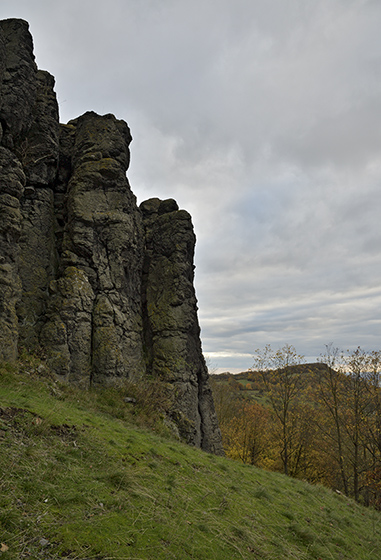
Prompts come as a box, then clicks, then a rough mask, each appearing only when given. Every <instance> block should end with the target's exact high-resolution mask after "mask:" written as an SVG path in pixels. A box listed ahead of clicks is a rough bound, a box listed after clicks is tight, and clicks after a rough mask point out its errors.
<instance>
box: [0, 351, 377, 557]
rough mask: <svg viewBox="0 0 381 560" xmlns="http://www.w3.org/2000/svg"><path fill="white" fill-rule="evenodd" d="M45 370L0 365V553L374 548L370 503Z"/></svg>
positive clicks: (119, 395) (214, 553)
mask: <svg viewBox="0 0 381 560" xmlns="http://www.w3.org/2000/svg"><path fill="white" fill-rule="evenodd" d="M42 374H44V370H43V369H42ZM42 374H41V367H40V370H39V369H38V365H37V362H34V361H33V360H29V362H28V361H27V362H26V363H25V361H24V362H23V363H22V364H21V365H19V366H18V367H16V368H11V367H9V366H3V367H1V368H0V451H1V453H0V551H1V552H0V560H9V559H23V558H25V559H26V558H29V559H40V558H43V559H45V560H49V559H50V560H53V559H57V560H58V559H63V558H65V559H66V558H70V559H73V560H74V559H87V560H89V559H92V560H106V559H107V560H111V559H115V560H117V559H118V560H122V559H130V560H140V559H148V560H152V559H155V560H159V559H163V560H164V559H166V560H167V559H176V560H183V559H184V560H189V559H200V560H201V559H202V560H207V559H211V560H212V559H213V560H226V559H248V560H249V559H250V560H275V559H276V560H278V559H282V560H284V559H286V560H287V559H290V560H291V559H292V560H310V559H311V560H319V559H320V560H368V559H369V560H371V559H372V560H374V559H375V558H378V557H380V556H379V555H380V552H379V550H380V547H381V516H380V514H379V513H378V512H375V511H373V510H370V509H365V508H363V507H361V506H359V505H357V504H356V503H355V502H353V501H352V500H349V499H347V498H345V497H344V496H343V495H339V494H336V493H335V492H331V491H329V490H327V489H324V488H322V487H319V486H310V485H308V484H305V483H303V482H301V481H297V480H294V479H291V478H287V477H285V476H283V475H280V474H277V473H269V472H266V471H262V470H259V469H256V468H254V467H251V466H248V465H242V464H240V463H237V462H234V461H232V460H228V459H225V458H221V457H216V456H214V455H209V454H206V453H203V452H201V451H199V450H197V449H194V448H191V447H189V446H186V445H184V444H182V443H180V442H178V441H176V440H175V439H174V438H173V437H171V435H170V434H169V433H168V432H167V431H166V429H165V427H164V426H163V424H162V423H161V422H160V417H159V415H156V416H155V414H151V415H147V410H146V408H144V406H143V405H140V404H139V399H137V400H138V402H137V403H136V404H126V403H125V402H124V400H123V398H124V396H126V394H128V393H129V392H130V391H132V390H133V388H132V387H129V388H128V387H126V388H125V389H123V390H119V391H116V390H113V389H103V390H100V389H97V390H91V391H79V390H77V389H74V388H72V387H68V386H62V385H59V384H58V383H56V382H55V381H54V380H53V379H52V378H50V377H49V376H44V375H45V374H44V375H42ZM145 406H146V405H145ZM139 407H140V408H139Z"/></svg>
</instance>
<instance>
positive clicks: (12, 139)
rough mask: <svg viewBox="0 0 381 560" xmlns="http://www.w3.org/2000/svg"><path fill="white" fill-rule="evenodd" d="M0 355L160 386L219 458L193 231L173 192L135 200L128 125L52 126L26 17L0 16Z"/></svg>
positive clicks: (97, 377)
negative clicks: (40, 358)
mask: <svg viewBox="0 0 381 560" xmlns="http://www.w3.org/2000/svg"><path fill="white" fill-rule="evenodd" d="M0 125H1V128H0V359H3V360H14V359H16V357H17V355H18V349H19V348H20V347H21V346H25V347H27V348H30V349H33V348H36V347H40V346H41V347H43V349H44V351H45V352H46V358H47V361H48V363H49V365H50V367H51V369H52V370H53V371H54V372H55V373H56V374H57V375H59V376H60V377H61V378H62V379H65V380H67V381H68V382H75V383H78V384H80V385H84V386H86V385H89V384H90V383H100V384H115V383H118V382H120V381H121V380H123V379H130V380H131V379H132V380H134V381H137V382H139V379H141V378H143V377H144V376H147V375H149V376H152V377H153V378H159V379H162V380H164V381H165V382H166V383H168V384H170V386H171V387H172V392H173V391H174V392H175V394H176V405H175V406H174V407H173V409H172V410H171V411H169V414H170V417H171V420H172V422H174V423H175V424H176V426H177V429H178V432H179V433H180V435H181V436H182V438H183V439H185V440H186V441H187V442H189V443H190V444H193V445H196V446H199V447H201V448H202V449H205V450H207V451H210V452H214V453H222V445H221V435H220V431H219V429H218V425H217V420H216V415H215V412H214V405H213V399H212V395H211V391H210V387H209V376H208V372H207V368H206V365H205V361H204V358H203V355H202V349H201V342H200V329H199V324H198V319H197V301H196V296H195V291H194V283H193V280H194V270H193V269H194V266H193V256H194V246H195V235H194V231H193V226H192V221H191V217H190V215H189V214H188V213H187V212H186V211H184V210H179V209H178V206H177V204H176V202H175V201H174V200H165V201H161V200H159V199H151V200H148V201H145V202H143V203H142V204H141V206H140V208H138V207H137V204H136V198H135V196H134V194H133V193H132V191H131V189H130V185H129V183H128V179H127V177H126V171H127V169H128V166H129V160H130V152H129V144H130V142H131V140H132V138H131V134H130V130H129V128H128V126H127V124H126V123H125V122H124V121H122V120H118V119H116V118H115V117H114V116H113V115H111V114H109V115H104V116H100V115H97V114H95V113H93V112H88V113H85V114H84V115H82V116H80V117H78V118H77V119H75V120H73V121H70V122H69V123H68V124H66V125H62V124H59V117H58V106H57V101H56V96H55V93H54V78H53V77H52V76H51V75H50V74H49V73H48V72H44V71H41V70H38V69H37V67H36V64H35V61H34V56H33V42H32V38H31V36H30V33H29V30H28V24H27V23H26V22H24V21H22V20H13V19H12V20H4V21H1V22H0Z"/></svg>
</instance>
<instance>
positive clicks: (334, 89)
mask: <svg viewBox="0 0 381 560" xmlns="http://www.w3.org/2000/svg"><path fill="white" fill-rule="evenodd" d="M0 17H1V18H5V17H22V18H24V19H26V20H28V21H29V23H30V29H31V32H32V34H33V36H34V40H35V52H36V59H37V63H38V65H39V67H40V68H43V69H46V70H48V71H50V72H51V73H53V74H54V75H55V77H56V91H57V94H58V99H59V103H60V114H61V120H62V121H63V122H67V121H68V120H70V119H71V118H75V117H76V116H78V115H79V114H81V113H83V112H85V111H86V110H95V111H97V112H99V113H108V112H112V113H114V114H116V115H117V116H118V117H119V118H123V119H125V120H126V121H127V122H128V123H129V125H130V127H131V130H132V135H133V137H134V142H133V144H132V146H131V151H132V160H131V168H130V171H129V178H130V182H131V185H132V189H133V191H134V192H135V194H136V195H137V197H138V200H139V201H142V200H144V199H146V198H149V197H151V196H159V197H161V198H166V197H172V198H176V199H177V201H178V203H179V205H180V206H181V207H183V208H186V209H187V210H189V211H190V212H191V214H192V216H193V221H194V225H195V229H196V234H197V238H198V244H197V253H196V265H197V271H196V289H197V295H198V299H199V307H200V312H199V313H200V322H201V327H202V340H203V348H204V352H205V353H206V354H207V355H209V357H210V360H211V362H212V366H213V367H216V368H220V369H229V370H237V369H238V370H240V369H246V368H248V367H250V366H251V365H252V361H253V360H252V355H253V353H254V350H255V349H256V348H258V347H261V346H263V345H265V344H266V343H271V344H272V345H273V346H274V347H279V346H281V345H283V344H285V343H289V344H293V345H294V346H295V347H296V349H297V351H298V352H299V353H301V354H304V355H305V356H306V357H307V358H308V359H311V360H313V359H315V358H316V357H317V356H318V355H319V354H320V353H321V352H323V351H324V345H325V344H327V343H329V342H333V343H334V344H335V345H337V346H340V347H343V348H351V347H354V346H357V345H362V346H363V347H364V348H368V349H372V348H379V347H380V333H381V325H380V316H381V314H380V307H381V305H380V304H381V287H380V282H379V278H380V276H381V259H380V256H379V248H380V246H381V228H380V226H379V222H380V218H379V216H380V209H381V188H380V184H381V155H380V154H381V126H380V120H381V35H380V33H379V28H380V23H381V4H380V3H379V2H376V1H372V0H369V1H367V0H311V1H310V2H300V1H299V0H290V1H289V2H284V0H218V1H217V0H193V1H192V2H189V1H187V0H161V1H160V2H157V1H155V0H108V2H100V1H97V0H91V1H90V0H81V2H78V0H66V1H65V2H62V3H56V2H54V3H53V2H48V1H47V0H45V1H44V0H35V1H33V2H30V1H26V0H12V1H10V0H9V1H8V0H3V2H2V5H1V7H0Z"/></svg>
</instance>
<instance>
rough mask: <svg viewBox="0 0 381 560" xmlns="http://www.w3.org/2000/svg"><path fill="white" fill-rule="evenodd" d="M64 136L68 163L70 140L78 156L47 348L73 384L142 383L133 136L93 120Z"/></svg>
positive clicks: (115, 123)
mask: <svg viewBox="0 0 381 560" xmlns="http://www.w3.org/2000/svg"><path fill="white" fill-rule="evenodd" d="M65 130H66V131H65V133H64V134H63V136H62V139H63V151H62V155H63V158H64V159H65V161H66V162H67V160H68V146H69V148H70V140H69V138H71V142H72V148H71V150H72V154H71V161H70V167H71V169H70V173H69V180H68V185H67V198H66V210H65V212H66V216H65V226H64V231H63V239H62V253H61V263H60V273H59V277H58V279H57V280H56V281H54V282H52V283H51V292H52V301H51V305H50V308H49V311H48V322H47V324H46V325H45V327H44V329H43V332H42V340H43V343H44V345H45V347H46V348H47V350H48V358H49V362H50V364H51V366H52V368H53V369H54V370H55V371H56V372H58V373H59V374H61V375H62V376H64V377H65V378H66V379H68V380H71V381H76V382H79V383H81V382H86V383H88V382H89V381H92V382H94V383H115V381H117V380H118V379H120V378H136V377H139V376H140V375H142V373H143V372H144V361H143V352H142V318H141V271H142V259H143V225H142V220H141V214H140V212H139V210H138V208H137V206H136V199H135V196H134V195H133V194H132V192H131V190H130V187H129V184H128V181H127V178H126V170H127V168H128V165H129V148H128V146H129V143H130V141H131V135H130V131H129V128H128V126H127V124H126V123H125V122H124V121H120V120H117V119H116V118H115V117H114V116H113V115H105V116H102V117H101V116H99V115H97V114H95V113H92V112H89V113H85V115H83V116H82V117H79V118H78V119H76V120H74V121H71V122H70V123H69V124H68V125H67V127H66V129H65ZM60 188H61V187H60Z"/></svg>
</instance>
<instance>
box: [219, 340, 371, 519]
mask: <svg viewBox="0 0 381 560" xmlns="http://www.w3.org/2000/svg"><path fill="white" fill-rule="evenodd" d="M380 374H381V351H371V352H368V351H365V350H363V349H361V348H360V347H358V348H356V349H355V350H353V351H347V352H342V351H339V350H338V349H337V348H335V347H333V345H332V344H331V345H327V346H326V352H325V354H324V355H322V356H321V358H320V359H319V361H318V362H317V363H315V364H306V363H305V360H304V357H303V356H301V355H298V354H297V352H296V350H295V348H294V347H293V346H290V345H285V346H284V347H283V348H281V349H279V350H276V351H274V350H272V348H271V346H270V345H267V346H265V348H263V349H261V350H257V351H256V352H255V359H254V364H253V367H252V368H251V370H250V371H249V372H246V373H245V374H240V375H239V376H234V375H224V376H222V377H221V378H220V376H217V375H212V376H211V380H212V387H213V394H214V401H215V407H216V412H217V416H218V420H219V424H220V428H221V432H222V438H223V444H224V449H225V452H226V454H227V456H229V457H231V458H233V459H237V460H240V461H242V462H244V463H249V464H252V465H256V466H258V467H262V468H265V469H267V470H273V471H281V472H284V473H285V474H286V475H289V476H293V477H296V478H301V479H304V480H307V481H308V482H311V483H321V484H324V485H326V486H328V487H330V488H332V489H335V490H337V491H339V492H342V493H344V494H346V495H347V496H351V497H353V498H354V499H355V500H356V501H360V502H362V503H363V504H365V505H373V506H374V507H376V508H377V509H380V510H381V388H380Z"/></svg>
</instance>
